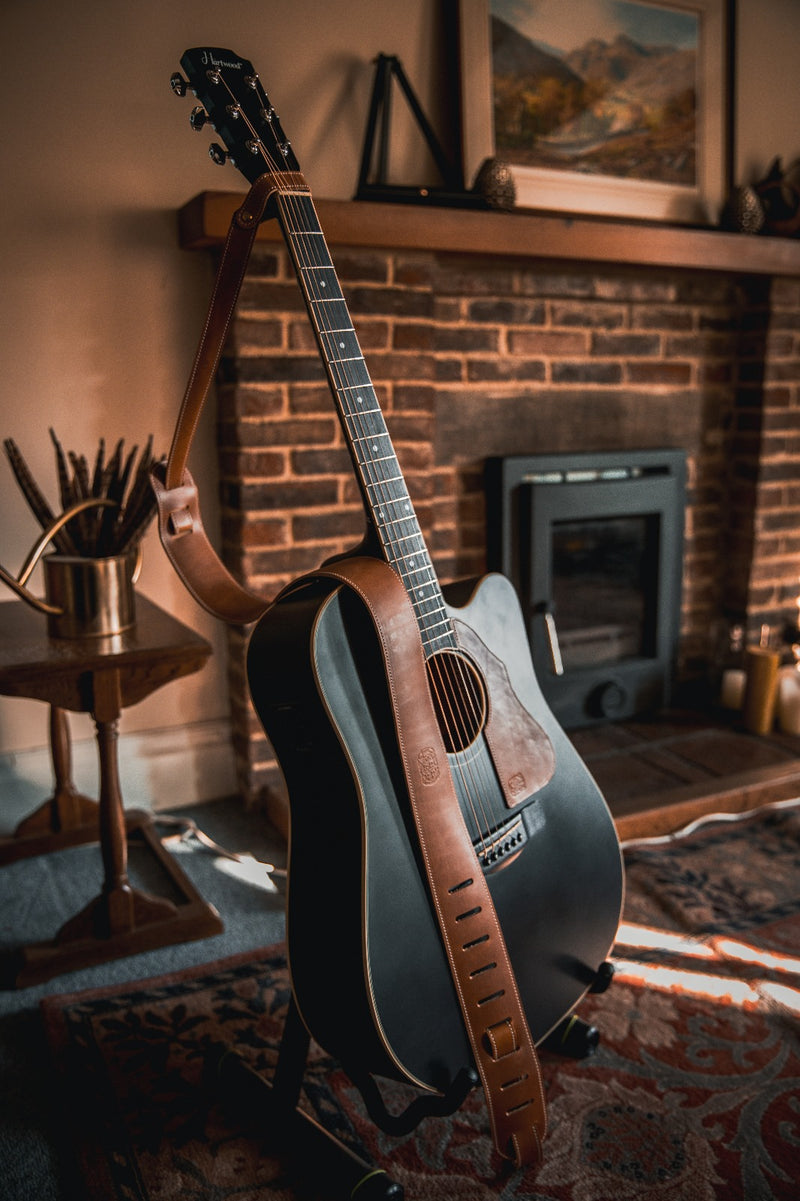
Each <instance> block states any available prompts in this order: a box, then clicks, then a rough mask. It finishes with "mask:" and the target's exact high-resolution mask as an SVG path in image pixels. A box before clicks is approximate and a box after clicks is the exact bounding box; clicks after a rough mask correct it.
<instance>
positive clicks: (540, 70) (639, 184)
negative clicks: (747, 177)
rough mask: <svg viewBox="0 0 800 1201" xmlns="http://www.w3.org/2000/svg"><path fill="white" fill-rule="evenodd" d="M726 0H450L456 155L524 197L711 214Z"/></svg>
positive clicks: (717, 178)
mask: <svg viewBox="0 0 800 1201" xmlns="http://www.w3.org/2000/svg"><path fill="white" fill-rule="evenodd" d="M727 3H728V0H669V2H662V0H568V2H565V0H460V18H461V32H460V39H461V45H460V55H461V88H462V92H461V105H462V130H463V156H464V168H465V177H466V179H467V183H468V184H469V183H470V182H471V181H472V178H474V174H475V172H477V170H478V168H479V167H480V165H481V163H482V162H483V161H484V160H485V159H486V158H489V157H496V158H497V159H499V160H500V161H501V162H505V163H507V164H509V166H510V167H511V168H512V171H513V175H514V182H515V187H516V203H517V205H518V206H520V207H525V208H535V209H546V210H556V211H560V212H573V213H593V214H600V215H607V216H619V217H635V218H645V219H651V220H658V221H667V222H680V223H690V224H697V225H708V224H716V223H717V220H718V217H719V213H720V210H721V208H722V205H723V203H724V200H725V196H726V194H727V189H728V165H727V161H726V160H727V125H728V81H727V73H728V72H727V64H728V36H729V31H728V28H727V24H728V23H727Z"/></svg>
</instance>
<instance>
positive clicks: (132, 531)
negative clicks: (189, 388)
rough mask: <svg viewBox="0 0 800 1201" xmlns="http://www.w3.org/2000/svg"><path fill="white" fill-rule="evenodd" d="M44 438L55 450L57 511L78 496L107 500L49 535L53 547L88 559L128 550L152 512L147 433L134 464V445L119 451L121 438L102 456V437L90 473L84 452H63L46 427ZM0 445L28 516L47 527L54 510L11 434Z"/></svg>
mask: <svg viewBox="0 0 800 1201" xmlns="http://www.w3.org/2000/svg"><path fill="white" fill-rule="evenodd" d="M50 438H51V439H52V442H53V447H54V450H55V457H56V474H57V478H58V491H59V499H60V504H61V511H64V510H66V509H68V508H70V506H71V505H74V504H75V503H76V502H77V501H81V500H89V499H94V500H107V501H111V504H110V505H106V506H104V507H102V508H99V507H98V508H96V509H85V510H84V511H83V512H82V513H78V514H77V515H76V516H75V517H73V518H72V520H71V521H68V522H67V524H66V525H65V526H64V527H63V528H62V529H60V530H59V531H58V532H57V533H56V534H55V535H54V537H53V544H54V545H55V547H56V549H57V550H58V551H59V552H60V553H61V554H63V555H80V556H82V557H84V558H91V559H105V558H108V557H110V556H111V555H123V554H125V553H126V552H127V551H129V550H132V549H133V548H134V547H135V546H136V544H137V543H138V542H139V541H140V540H141V538H142V537H143V535H144V533H145V531H146V530H147V527H148V525H149V524H150V522H151V520H152V518H153V515H154V513H155V507H156V504H155V496H154V494H153V489H152V488H151V486H150V469H151V467H152V466H153V463H154V462H155V460H154V458H153V438H152V436H151V437H149V438H148V440H147V445H146V446H145V448H144V450H143V451H142V453H141V456H140V457H139V463H138V465H136V455H137V452H138V449H139V448H138V447H137V446H134V448H133V450H132V451H130V453H129V454H128V455H125V453H124V445H125V444H124V441H123V440H122V439H120V441H119V442H118V443H117V445H116V447H115V448H114V451H113V453H112V455H111V456H110V458H108V460H106V447H105V441H104V439H102V438H101V439H100V445H99V447H98V450H97V455H96V457H95V461H94V465H93V468H92V470H91V471H90V469H89V462H88V460H87V459H86V457H85V456H84V455H77V454H75V452H74V451H67V452H66V453H65V451H64V448H63V447H62V445H61V443H60V442H59V440H58V438H57V437H56V435H55V433H54V432H53V430H52V429H51V430H50ZM3 445H4V446H5V451H6V454H7V456H8V460H9V462H10V464H11V469H12V471H13V472H14V475H15V477H16V480H17V483H18V484H19V486H20V489H21V491H22V494H23V496H24V497H25V499H26V500H27V502H28V504H29V506H30V508H31V511H32V512H33V515H34V517H35V518H36V520H37V521H38V522H39V524H40V525H41V526H42V529H47V528H48V527H49V526H50V525H52V524H53V522H54V521H55V519H56V517H57V515H58V514H57V513H54V512H53V510H52V508H51V506H50V505H49V503H48V502H47V500H46V498H45V496H44V494H43V492H42V491H41V489H40V488H39V486H38V484H37V483H36V481H35V480H34V478H33V476H32V474H31V471H30V468H29V467H28V465H27V463H26V462H25V460H24V458H23V456H22V454H21V453H20V450H19V448H18V446H17V445H16V443H15V442H14V440H13V438H6V439H5V442H4V444H3ZM126 492H127V495H126Z"/></svg>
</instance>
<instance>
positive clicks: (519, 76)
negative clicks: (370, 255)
mask: <svg viewBox="0 0 800 1201" xmlns="http://www.w3.org/2000/svg"><path fill="white" fill-rule="evenodd" d="M492 59H493V71H494V108H495V141H496V148H497V154H498V156H499V157H501V158H505V159H507V160H508V161H509V162H512V163H515V164H517V165H519V166H531V167H555V168H558V169H561V170H569V171H580V172H584V173H587V174H599V175H611V176H616V177H618V178H626V179H640V180H654V181H657V182H660V183H669V184H678V185H688V186H692V185H694V183H695V157H696V156H695V146H696V139H695V110H696V88H695V80H696V69H697V63H696V54H695V51H694V50H691V49H688V50H687V49H678V48H676V47H674V46H648V45H640V44H638V43H637V42H636V41H634V40H633V39H631V38H630V37H627V36H625V35H623V34H620V35H618V36H617V37H616V38H615V39H614V41H613V42H604V41H602V40H600V39H596V38H595V39H591V40H589V41H587V42H586V43H585V44H584V45H582V46H579V47H576V48H575V49H573V50H571V51H570V52H569V53H567V54H563V55H560V54H558V53H555V52H553V51H551V50H549V49H547V48H545V47H543V46H541V45H539V44H537V43H536V42H533V41H531V40H530V39H529V38H527V37H525V36H524V35H523V34H521V33H520V32H519V31H518V30H517V29H515V28H514V27H513V26H512V25H509V24H508V23H507V22H506V21H503V20H502V19H501V18H500V17H497V16H493V17H492Z"/></svg>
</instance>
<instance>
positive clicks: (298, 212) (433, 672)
mask: <svg viewBox="0 0 800 1201" xmlns="http://www.w3.org/2000/svg"><path fill="white" fill-rule="evenodd" d="M216 79H217V80H219V81H220V82H222V83H223V85H224V87H225V88H226V90H227V92H228V94H229V95H230V96H231V99H232V100H233V101H234V105H235V106H236V110H237V112H238V115H239V116H241V117H242V118H243V120H244V122H245V123H246V125H247V127H248V129H249V131H250V133H251V134H252V136H253V143H254V147H255V148H256V150H257V152H258V153H260V154H261V155H262V156H263V158H264V160H265V161H266V163H267V165H268V167H269V168H270V170H271V171H273V172H274V173H275V174H277V175H278V176H280V175H283V174H284V173H285V172H286V164H285V163H276V162H275V160H274V159H273V158H272V156H271V154H270V153H269V150H268V148H267V146H266V145H265V143H264V141H263V139H261V138H260V137H259V135H258V132H257V129H256V128H255V126H254V125H253V124H252V122H251V121H250V119H249V117H248V116H247V113H246V112H245V110H244V108H242V106H241V105H238V104H237V102H236V97H235V96H234V94H233V92H232V91H231V89H230V88H229V87H228V84H227V81H226V80H224V78H223V77H222V75H221V74H220V73H216ZM259 87H260V84H258V82H257V77H256V79H255V80H254V91H255V92H256V94H258V88H259ZM259 98H260V99H261V98H263V100H264V107H263V115H264V116H265V118H266V119H267V121H268V123H269V115H268V114H269V113H270V112H271V107H270V105H269V101H268V99H267V97H266V95H265V94H263V92H262V96H261V97H259ZM278 195H279V200H280V201H281V202H282V204H283V208H284V212H285V213H286V215H287V217H288V216H289V215H290V210H291V209H294V210H295V217H296V219H298V220H297V226H298V234H297V236H296V238H295V240H294V241H293V242H292V243H291V247H293V249H294V252H295V254H296V255H297V258H296V264H297V268H298V275H299V277H300V282H301V284H304V285H305V286H304V290H305V291H307V295H308V297H309V301H310V303H312V304H314V306H315V316H316V317H317V324H318V327H319V329H320V333H321V334H322V333H323V327H324V319H325V318H326V317H327V303H328V301H329V300H330V299H331V298H329V297H324V296H323V295H322V293H321V292H320V291H318V292H317V294H316V295H314V294H313V287H314V286H315V285H316V283H317V270H318V269H321V270H324V269H325V264H324V263H321V264H320V263H316V262H314V261H313V259H312V258H311V257H309V256H308V253H307V250H306V242H305V240H304V238H303V236H302V235H303V233H304V231H303V230H300V228H299V226H300V221H299V219H300V218H302V217H303V216H304V209H310V210H311V212H313V211H314V209H313V202H312V201H311V197H310V195H309V194H307V193H304V194H303V198H302V200H301V198H300V196H299V195H297V194H296V193H293V192H292V191H291V189H290V190H289V191H288V192H287V191H284V192H281V191H280V190H279V193H278ZM302 224H303V225H306V224H307V222H306V221H303V222H302ZM315 236H318V237H319V238H320V240H321V242H322V246H323V248H324V249H325V251H326V252H327V247H326V246H325V240H324V236H323V235H322V233H321V230H320V233H319V235H315ZM305 237H306V238H307V237H308V231H305ZM291 247H290V248H291ZM303 250H306V261H305V263H303V261H302V252H303ZM292 257H294V255H293V256H292ZM327 257H328V259H329V256H327ZM304 267H305V271H303V268H304ZM331 271H332V275H333V279H334V282H335V283H336V288H337V290H338V291H339V295H338V296H335V297H333V298H332V301H333V303H339V304H341V306H342V308H343V310H344V315H345V318H346V319H347V324H346V325H344V326H343V327H342V330H341V331H339V330H336V329H334V328H333V327H332V326H330V325H329V326H328V328H327V329H326V330H324V333H325V335H326V336H327V338H328V343H329V344H328V345H326V344H325V337H322V338H321V341H322V342H323V353H324V354H325V359H326V362H327V364H328V367H329V371H330V373H331V376H332V382H334V386H335V387H337V391H338V395H339V398H340V401H341V403H342V411H343V416H344V417H345V420H347V417H348V415H349V417H350V423H351V425H352V426H353V431H349V430H348V429H347V428H346V429H345V431H344V432H345V435H346V436H348V435H349V440H350V442H351V447H352V450H353V453H354V455H355V457H356V460H357V464H358V465H359V467H360V470H361V473H362V479H363V483H364V487H365V488H371V489H372V490H373V491H374V492H375V493H376V494H377V493H378V490H379V489H378V484H379V483H380V484H381V485H382V486H383V487H384V488H385V486H386V485H387V484H390V483H391V482H393V481H392V480H388V481H387V480H382V479H380V477H379V476H377V471H378V465H377V463H374V464H372V463H371V462H370V461H369V460H365V459H364V455H363V452H362V451H361V450H359V448H358V446H357V443H355V442H354V441H353V439H354V437H358V438H359V439H367V438H369V439H372V438H385V439H386V440H387V444H388V447H389V449H390V450H391V452H392V453H391V454H390V455H388V456H386V457H387V459H388V461H390V462H393V461H394V462H396V456H395V455H394V451H393V448H392V446H391V439H390V437H389V434H388V430H386V428H385V425H384V428H383V429H381V428H380V426H378V429H377V430H376V431H370V430H368V428H367V426H366V425H365V424H362V426H361V427H360V430H361V432H360V433H359V434H357V435H356V434H355V430H357V429H359V425H358V421H359V420H360V421H361V422H362V423H363V422H364V419H365V418H364V415H361V414H359V415H358V418H356V411H353V412H350V403H349V394H350V391H351V390H356V391H357V390H359V389H360V388H363V389H364V391H366V392H368V393H372V395H373V397H374V410H373V417H374V413H378V414H379V415H380V416H381V417H382V414H381V412H380V406H379V405H378V403H377V397H376V396H375V395H374V388H373V386H372V384H371V381H369V373H368V372H367V371H366V364H365V363H364V360H363V355H361V352H360V347H359V346H358V339H357V336H356V334H355V330H354V328H353V326H352V322H351V321H350V319H349V314H348V313H347V306H346V303H345V301H344V297H343V295H342V294H341V289H340V288H339V286H338V280H337V279H336V273H335V270H333V264H332V262H331ZM345 333H346V334H349V335H350V336H352V338H353V342H354V347H353V348H354V350H355V351H356V354H355V356H354V360H355V361H356V362H357V363H360V364H361V363H363V364H364V368H365V374H366V375H367V381H368V382H367V384H363V383H362V382H361V381H358V380H357V379H356V377H355V375H354V374H352V368H351V367H350V366H349V364H348V363H347V362H343V361H342V360H341V359H340V358H338V357H336V356H335V355H332V354H331V350H332V349H333V337H334V335H336V334H345ZM341 348H342V349H345V345H344V344H341ZM348 373H349V374H348ZM342 377H343V378H342ZM343 380H344V381H347V382H343ZM345 396H347V398H348V404H347V408H346V409H345V403H344V402H345ZM377 424H378V423H377V422H376V425H377ZM362 460H363V463H362ZM368 466H373V472H374V474H375V475H376V478H373V479H372V480H370V479H369V475H368V472H367V471H366V467H368ZM400 479H401V481H402V475H401V476H400ZM403 482H404V481H403ZM403 501H404V498H403V496H402V495H400V496H394V497H393V496H391V495H386V494H384V499H383V501H382V503H383V504H384V505H386V504H388V505H389V506H391V509H392V511H393V512H394V511H395V506H396V505H398V504H399V503H401V502H403ZM404 509H405V510H406V512H410V513H411V517H410V518H407V519H406V520H407V521H408V523H409V524H410V525H411V527H412V528H411V532H410V533H406V534H404V535H403V538H402V540H403V541H405V540H407V539H416V540H417V541H418V542H419V544H420V546H421V547H422V550H419V549H418V550H416V551H412V554H414V555H415V556H421V557H422V560H423V568H422V571H423V572H427V573H428V575H429V577H430V580H432V581H433V583H432V584H431V586H430V595H429V597H428V604H430V603H431V602H432V603H433V605H434V615H436V614H438V613H441V614H444V617H445V620H446V622H447V626H446V628H448V629H449V630H452V625H451V623H450V622H449V619H448V618H447V614H446V611H445V610H444V603H443V598H441V593H440V590H439V586H438V581H436V577H435V573H434V572H433V567H432V564H431V563H430V559H429V555H428V552H427V548H426V547H425V546H424V541H423V540H422V537H421V532H419V533H417V530H418V523H417V522H416V517H415V515H414V513H413V506H411V505H410V498H408V500H406V501H405V503H404ZM378 512H379V511H378ZM400 520H403V519H400ZM394 524H395V522H394V521H393V522H392V523H390V525H389V526H388V527H387V526H386V524H385V523H384V526H383V530H382V531H379V533H381V536H382V541H383V544H384V549H385V553H386V554H387V557H390V561H391V559H394V565H395V569H396V570H397V571H398V573H399V574H400V576H401V578H402V579H404V582H405V584H406V588H407V590H408V591H409V594H410V596H411V599H412V602H413V604H414V609H415V612H416V613H417V615H418V621H419V623H420V625H421V632H422V634H423V640H424V641H426V642H427V645H428V646H430V642H429V640H428V633H429V631H428V620H429V618H430V616H431V612H430V608H428V609H427V610H426V609H423V608H422V606H421V605H420V603H419V591H418V589H417V588H416V586H415V585H414V584H413V583H412V582H411V581H409V580H408V579H407V578H406V577H407V573H406V567H405V563H406V560H407V559H408V555H407V553H406V552H405V550H404V549H403V548H401V547H400V545H399V542H398V541H397V539H396V537H395V531H394ZM414 525H416V526H417V530H415V529H414ZM393 538H394V539H395V541H394V543H393V542H392V539H393ZM411 564H412V565H413V564H414V559H412V560H411ZM430 580H429V583H430ZM453 639H454V632H453ZM426 662H427V664H428V669H429V670H428V676H429V680H430V681H431V684H432V688H433V690H434V692H435V694H436V697H437V701H438V708H439V713H440V714H441V715H442V718H443V720H444V724H445V728H446V729H448V736H449V738H450V741H451V744H452V745H453V746H454V747H456V746H458V744H459V742H465V741H466V738H467V735H468V734H469V733H470V732H471V730H474V729H477V730H480V727H481V721H480V718H481V717H482V716H483V714H480V713H479V712H478V711H477V702H476V696H475V692H474V690H473V687H472V681H471V679H469V678H468V675H467V671H466V669H465V668H464V666H463V663H462V661H461V657H460V655H455V654H448V653H447V652H444V653H443V654H442V653H439V652H434V653H433V654H430V655H428V656H426ZM456 665H457V675H458V678H456V675H455V674H454V671H456ZM443 669H444V674H443ZM445 676H446V677H447V678H445ZM456 695H458V696H460V697H461V698H462V701H463V700H464V699H466V700H467V703H468V706H469V707H470V708H471V709H472V710H473V712H472V714H471V722H469V721H468V720H466V719H465V718H463V717H459V716H458V715H457V714H456V713H455V712H454V701H453V698H454V697H455V696H456ZM443 696H444V697H447V706H445V705H444V704H443V700H442V698H443ZM448 710H449V716H448ZM468 716H469V715H468ZM450 723H452V728H451V725H450ZM459 726H460V729H459ZM459 735H460V737H459ZM456 766H457V769H458V771H459V773H460V776H461V778H462V785H463V787H464V794H465V796H466V798H467V800H468V803H469V805H470V809H471V812H472V817H473V821H474V823H475V828H476V835H477V837H478V838H479V839H480V840H481V841H484V839H485V837H486V835H488V833H489V832H490V830H491V828H492V826H493V825H496V824H498V819H500V820H502V818H503V817H505V816H506V814H505V813H502V814H499V815H497V814H496V815H494V818H493V821H490V820H489V818H488V817H487V814H486V810H485V805H484V798H485V797H491V795H492V793H493V792H494V791H495V790H496V788H495V787H493V785H494V783H495V782H494V780H493V779H492V778H491V776H490V772H489V767H488V764H486V763H483V764H482V766H483V767H484V773H483V774H484V777H485V778H484V779H483V780H482V781H481V782H479V781H477V779H476V778H475V766H474V762H473V761H472V758H470V762H469V771H470V775H471V777H472V778H471V779H470V780H467V779H466V774H467V773H466V772H465V770H464V763H463V760H462V757H461V756H457V761H456ZM481 784H482V785H483V786H480V785H481ZM476 797H477V798H478V801H479V806H478V807H479V808H480V809H481V811H482V817H483V827H484V828H483V829H481V823H480V821H479V819H478V814H477V809H476V804H475V798H476ZM484 831H485V833H484Z"/></svg>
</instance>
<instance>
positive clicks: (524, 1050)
mask: <svg viewBox="0 0 800 1201" xmlns="http://www.w3.org/2000/svg"><path fill="white" fill-rule="evenodd" d="M320 578H322V579H331V580H336V581H338V582H339V583H341V584H344V585H345V586H347V587H348V588H351V589H353V590H354V591H355V592H356V593H357V594H358V596H359V597H360V599H361V601H362V602H363V604H364V605H365V606H366V608H367V611H368V613H369V615H370V618H371V620H372V624H373V625H374V627H375V630H376V632H377V635H378V639H379V643H380V647H381V652H382V655H383V663H384V671H385V674H386V680H387V683H388V687H389V694H390V697H391V701H392V708H393V714H394V722H395V730H396V733H397V739H398V743H399V746H400V753H401V757H402V762H403V770H404V773H405V780H406V785H407V789H408V796H409V800H410V803H411V810H412V813H413V815H414V823H415V826H416V830H417V837H418V839H419V845H420V848H421V850H422V858H423V862H424V864H425V871H426V874H427V881H428V888H429V891H430V896H431V899H432V901H433V905H434V910H435V913H436V917H437V919H438V923H439V929H440V931H441V934H442V939H443V942H444V946H445V949H446V952H447V957H448V960H449V963H450V972H451V975H452V978H453V981H454V983H455V986H456V992H457V994H458V999H459V1003H460V1006H461V1012H462V1015H463V1018H464V1024H465V1026H466V1030H467V1033H468V1036H469V1040H470V1043H471V1046H472V1051H473V1055H474V1058H475V1064H476V1066H477V1068H478V1071H479V1073H480V1076H481V1080H482V1082H483V1087H484V1092H485V1094H486V1102H487V1106H488V1109H489V1116H490V1120H491V1126H492V1135H493V1139H494V1144H495V1147H496V1148H497V1150H498V1152H499V1153H500V1154H501V1155H502V1156H504V1157H505V1158H507V1159H512V1160H514V1162H515V1163H516V1164H517V1166H520V1165H521V1164H524V1163H533V1162H537V1161H538V1160H539V1159H540V1158H541V1154H542V1141H543V1139H544V1135H545V1130H546V1113H545V1102H544V1091H543V1088H542V1080H541V1074H540V1071H539V1062H538V1058H537V1055H536V1049H535V1047H534V1044H533V1040H532V1038H531V1035H530V1031H529V1030H528V1023H527V1020H526V1018H525V1013H524V1011H523V1008H522V1002H521V1000H520V996H519V991H518V989H517V982H516V979H515V977H514V971H513V968H512V966H511V961H510V959H509V955H508V950H507V948H506V945H505V940H504V938H503V934H502V930H501V928H500V923H499V921H498V919H497V913H496V911H495V908H494V902H493V901H492V896H491V893H490V892H489V886H488V884H487V883H486V878H485V876H484V874H483V871H482V869H481V867H480V864H479V863H478V858H477V856H476V854H475V851H474V848H473V846H472V841H471V839H470V837H469V834H468V831H467V827H466V825H465V823H464V819H463V817H462V815H461V808H460V806H459V803H458V798H457V796H456V793H455V788H454V786H453V781H452V777H451V774H450V765H449V762H448V759H447V753H446V751H445V748H444V743H443V741H442V736H441V733H440V730H439V723H438V721H437V718H436V714H435V712H434V708H433V702H432V701H431V697H430V690H429V683H428V675H427V670H426V667H425V659H424V655H423V652H422V641H421V639H420V634H419V626H418V624H417V620H416V616H415V614H414V609H413V606H412V604H411V600H410V598H409V596H408V593H407V592H406V589H405V586H404V584H403V582H402V580H401V579H400V577H399V576H398V575H397V574H396V572H394V571H393V570H392V568H391V567H390V566H389V565H388V564H387V563H384V562H383V560H381V559H370V558H365V557H362V558H352V559H343V560H340V561H339V562H336V563H332V564H330V565H328V566H323V567H321V568H320V569H319V570H318V571H314V572H312V573H311V574H310V575H309V576H305V577H303V578H302V579H301V580H299V581H296V582H295V583H293V584H291V585H290V586H289V587H288V588H287V589H285V590H284V592H283V593H282V594H281V595H282V596H286V595H290V594H291V592H292V591H293V590H294V589H295V588H296V587H297V586H298V585H300V584H302V583H303V582H304V581H306V580H309V579H311V580H315V579H320Z"/></svg>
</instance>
